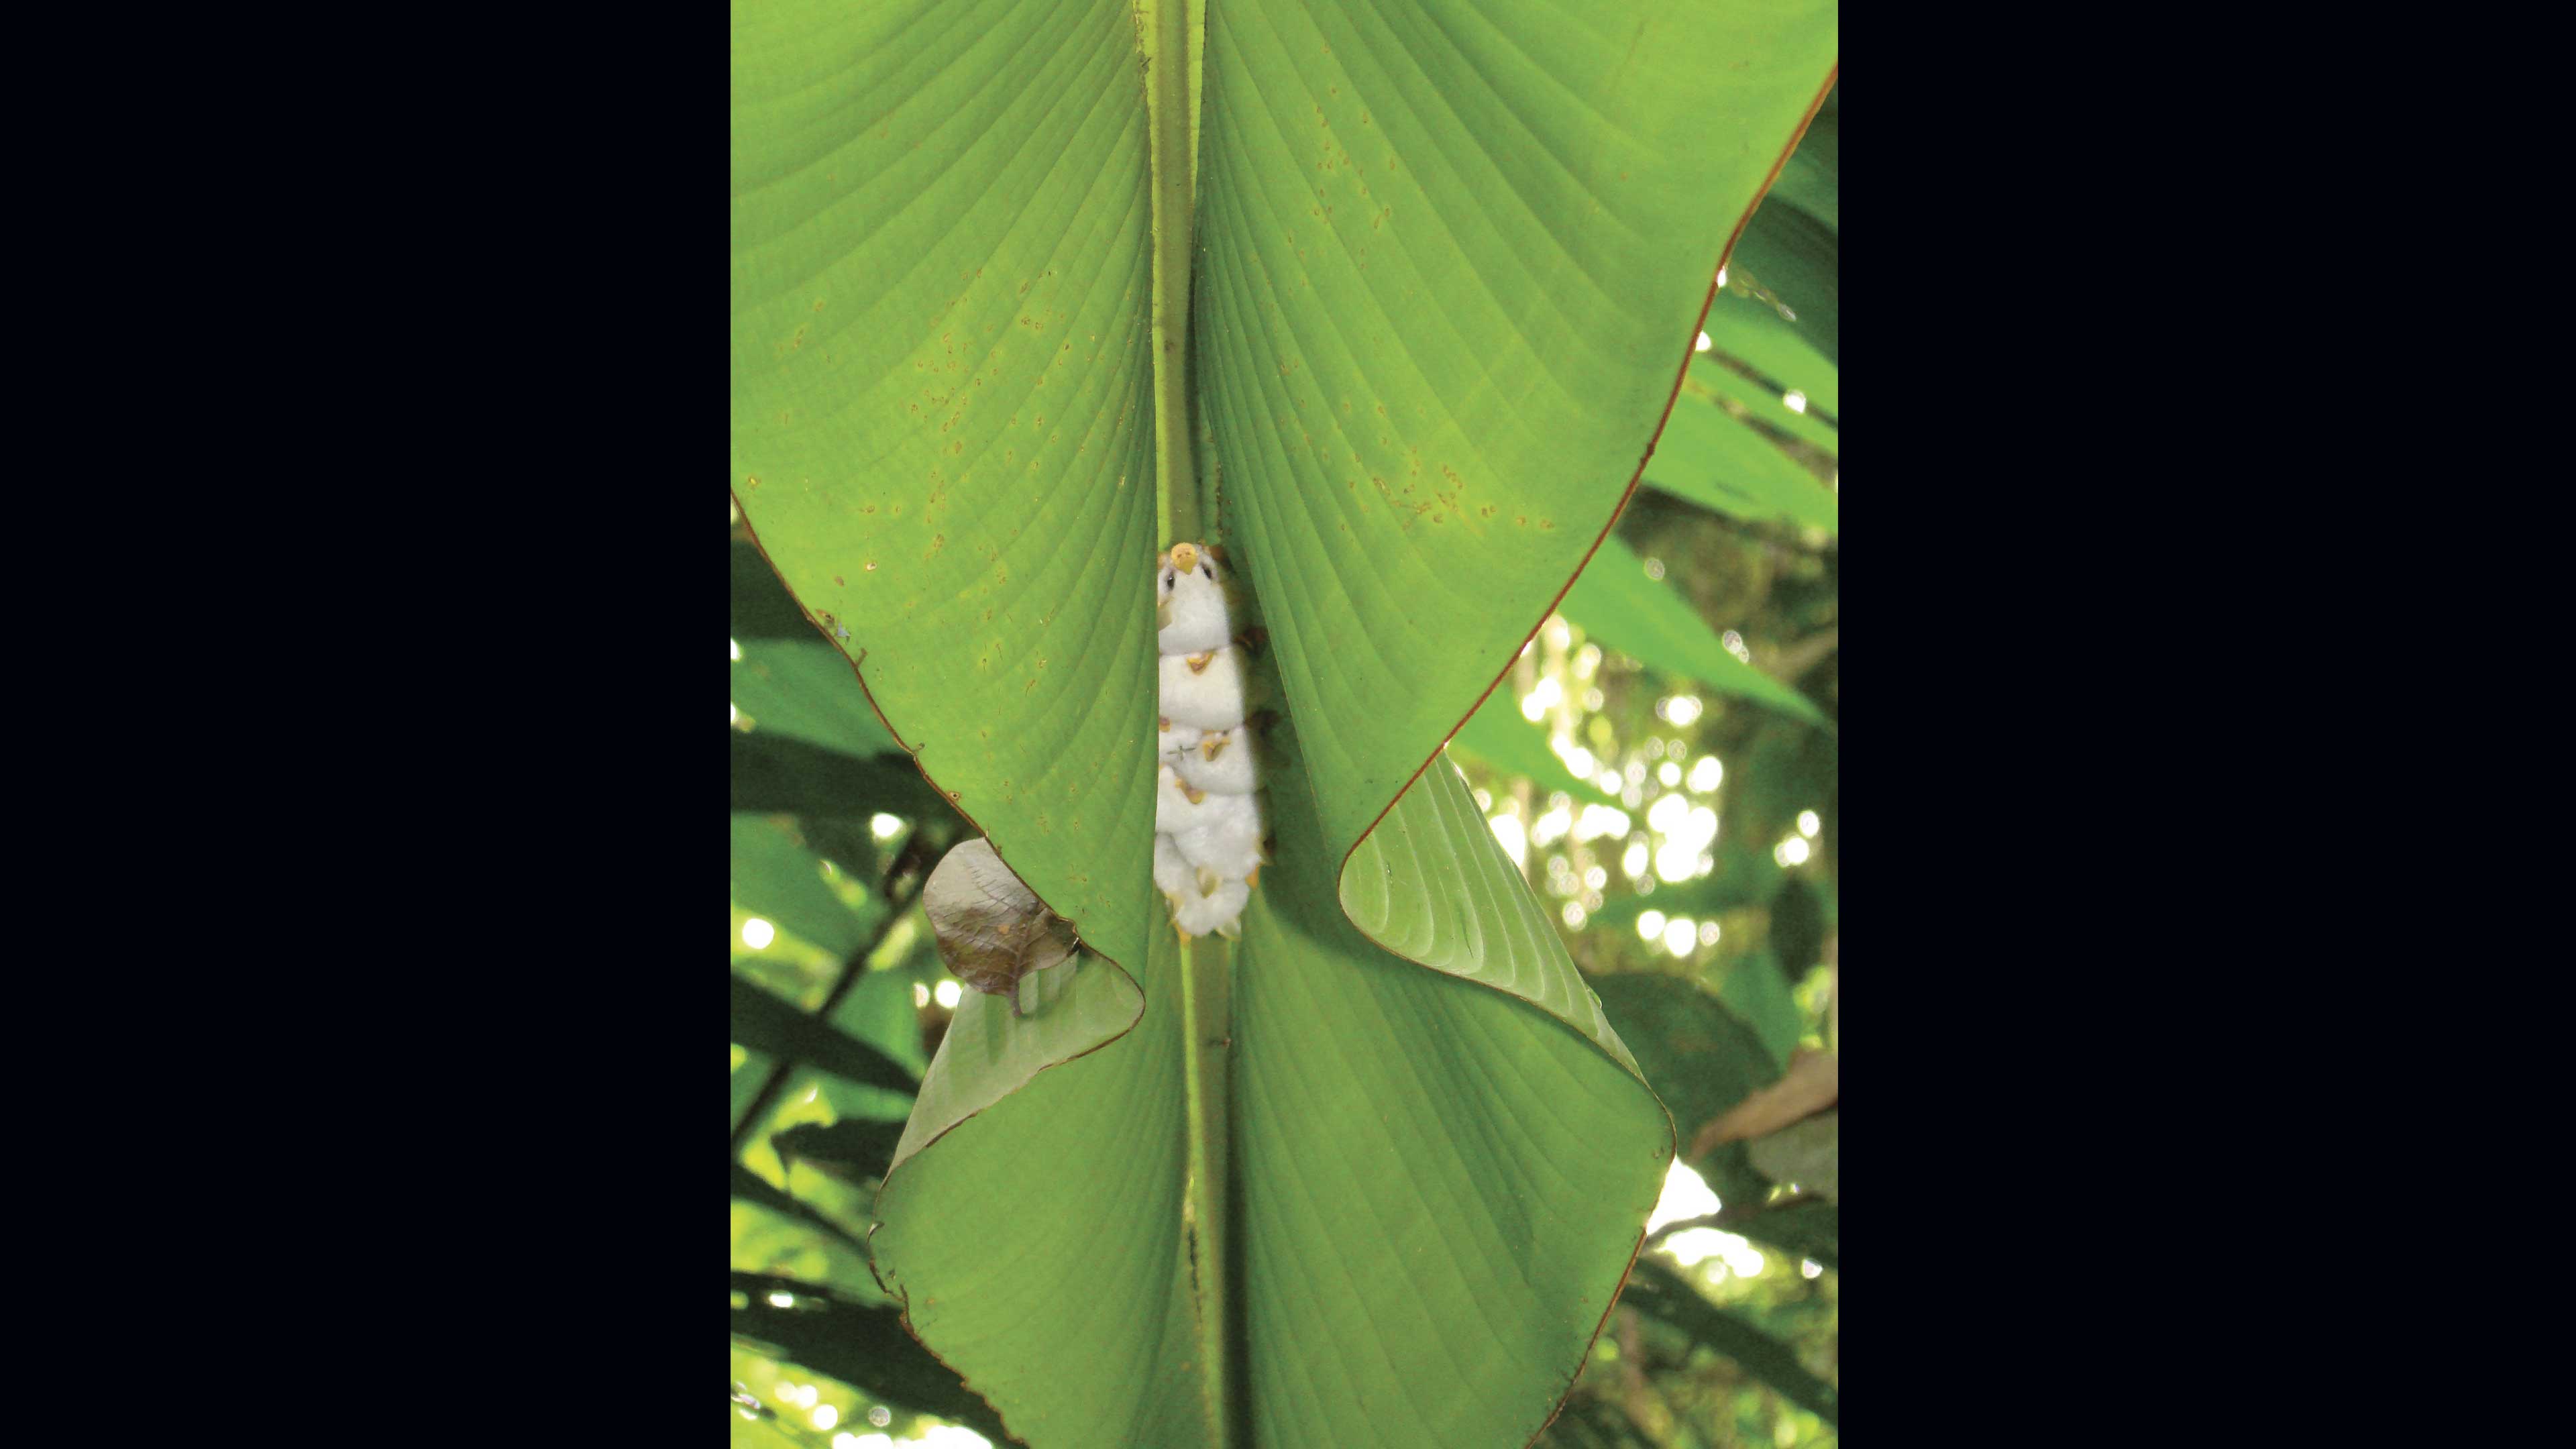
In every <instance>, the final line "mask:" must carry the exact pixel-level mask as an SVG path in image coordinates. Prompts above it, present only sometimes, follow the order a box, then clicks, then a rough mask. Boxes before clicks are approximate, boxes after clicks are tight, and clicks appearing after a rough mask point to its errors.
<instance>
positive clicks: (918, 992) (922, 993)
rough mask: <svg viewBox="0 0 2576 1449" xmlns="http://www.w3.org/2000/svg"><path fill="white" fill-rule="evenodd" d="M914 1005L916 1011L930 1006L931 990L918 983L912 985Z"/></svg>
mask: <svg viewBox="0 0 2576 1449" xmlns="http://www.w3.org/2000/svg"><path fill="white" fill-rule="evenodd" d="M912 1004H913V1006H914V1007H915V1008H916V1009H918V1008H920V1007H924V1006H928V1005H929V1004H930V988H929V987H927V986H924V985H922V984H921V983H920V982H918V981H916V982H914V983H912Z"/></svg>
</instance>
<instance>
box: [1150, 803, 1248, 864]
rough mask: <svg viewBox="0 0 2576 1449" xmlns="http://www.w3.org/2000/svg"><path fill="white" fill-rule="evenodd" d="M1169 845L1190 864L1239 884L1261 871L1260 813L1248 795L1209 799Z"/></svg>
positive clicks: (1175, 834)
mask: <svg viewBox="0 0 2576 1449" xmlns="http://www.w3.org/2000/svg"><path fill="white" fill-rule="evenodd" d="M1172 843H1173V844H1174V845H1176V846H1178V847H1180V852H1181V855H1182V858H1184V859H1186V860H1187V861H1189V863H1190V864H1192V865H1195V866H1203V867H1205V868H1206V869H1209V870H1212V871H1215V872H1216V873H1217V874H1218V875H1220V876H1222V877H1224V878H1226V879H1228V880H1241V879H1242V878H1243V877H1245V876H1248V875H1250V874H1252V873H1253V872H1254V871H1255V870H1258V869H1260V868H1261V809H1260V807H1259V806H1258V805H1256V804H1255V803H1254V801H1253V797H1252V796H1250V795H1210V796H1208V797H1207V798H1206V799H1205V800H1203V801H1201V802H1200V803H1199V807H1198V810H1197V813H1196V816H1195V818H1193V819H1192V820H1191V821H1190V823H1189V824H1188V825H1187V826H1186V827H1184V828H1183V829H1181V830H1179V831H1177V832H1175V833H1174V834H1173V836H1172Z"/></svg>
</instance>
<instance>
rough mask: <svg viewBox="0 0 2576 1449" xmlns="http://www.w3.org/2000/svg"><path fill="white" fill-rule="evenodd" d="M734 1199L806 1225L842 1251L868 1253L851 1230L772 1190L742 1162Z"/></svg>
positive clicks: (735, 1177) (735, 1180)
mask: <svg viewBox="0 0 2576 1449" xmlns="http://www.w3.org/2000/svg"><path fill="white" fill-rule="evenodd" d="M779 1135H780V1136H781V1137H784V1136H786V1135H787V1134H786V1133H783V1132H782V1133H780V1134H779ZM733 1196H735V1197H737V1198H740V1199H742V1200H743V1201H744V1202H748V1203H757V1204H759V1205H760V1206H762V1207H765V1208H767V1209H769V1210H770V1211H771V1212H774V1213H777V1214H779V1215H780V1216H782V1217H786V1218H788V1219H791V1220H792V1221H795V1222H799V1223H803V1224H804V1225H805V1226H807V1227H809V1228H812V1229H814V1230H815V1231H816V1232H819V1233H821V1234H823V1235H824V1236H825V1237H828V1238H830V1239H832V1240H833V1241H835V1242H837V1243H839V1244H841V1245H842V1246H843V1247H846V1248H849V1249H852V1250H854V1251H856V1252H858V1253H860V1254H862V1255H864V1254H866V1252H867V1250H868V1245H867V1244H866V1243H864V1242H862V1241H860V1240H859V1239H858V1238H856V1237H854V1236H852V1235H851V1234H850V1232H849V1230H848V1229H846V1228H843V1227H842V1226H841V1225H840V1224H839V1223H836V1222H834V1221H832V1220H831V1219H830V1218H827V1217H825V1216H823V1215H822V1214H821V1213H819V1212H816V1211H815V1210H814V1209H813V1208H812V1207H811V1206H809V1205H807V1204H805V1203H801V1202H798V1201H797V1200H796V1199H795V1198H793V1197H791V1196H789V1195H788V1194H787V1193H786V1192H784V1191H782V1190H781V1189H779V1188H776V1187H773V1186H771V1185H770V1184H769V1182H768V1180H767V1179H765V1178H763V1177H761V1176H760V1175H759V1174H758V1173H755V1172H753V1171H752V1170H751V1169H750V1168H748V1167H745V1166H743V1165H742V1164H741V1163H739V1162H737V1163H734V1164H733Z"/></svg>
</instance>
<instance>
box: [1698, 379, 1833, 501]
mask: <svg viewBox="0 0 2576 1449" xmlns="http://www.w3.org/2000/svg"><path fill="white" fill-rule="evenodd" d="M1690 386H1691V387H1692V388H1693V389H1694V390H1698V389H1706V390H1707V392H1708V393H1709V394H1711V395H1713V396H1716V397H1722V398H1725V399H1727V400H1729V401H1731V402H1733V403H1735V404H1737V405H1738V406H1740V407H1742V408H1743V409H1744V411H1745V412H1746V414H1747V415H1749V416H1751V417H1754V418H1757V419H1759V420H1761V421H1762V422H1764V423H1767V424H1769V425H1770V426H1772V427H1774V428H1777V429H1779V430H1780V431H1781V432H1784V433H1786V434H1788V435H1789V436H1791V437H1793V438H1798V439H1801V440H1803V441H1805V442H1809V443H1813V444H1815V445H1816V446H1817V447H1819V448H1822V449H1824V450H1825V452H1826V453H1827V454H1828V455H1831V454H1833V453H1834V452H1836V451H1838V450H1839V449H1840V448H1841V446H1842V433H1841V431H1840V430H1839V429H1838V428H1836V427H1835V426H1834V425H1833V424H1831V423H1828V422H1826V421H1825V420H1824V419H1822V418H1820V417H1818V416H1816V415H1815V413H1814V412H1813V411H1810V410H1808V409H1806V408H1792V407H1790V406H1789V403H1788V400H1787V398H1786V397H1785V395H1784V394H1783V392H1782V391H1780V390H1777V389H1774V388H1771V387H1768V386H1765V385H1764V384H1762V383H1758V382H1755V381H1754V380H1753V379H1751V378H1749V377H1746V376H1745V375H1744V374H1743V373H1740V372H1737V371H1736V370H1735V369H1733V368H1731V367H1728V366H1726V365H1725V364H1724V363H1722V362H1719V361H1718V360H1717V359H1716V358H1714V357H1700V358H1697V359H1695V360H1694V361H1693V362H1692V363H1691V369H1690ZM1801 397H1802V398H1803V397H1804V394H1801ZM1809 401H1812V400H1809ZM1800 471H1801V472H1804V471H1805V470H1804V469H1803V468H1801V469H1800ZM1810 482H1811V484H1812V486H1813V487H1814V488H1815V489H1816V491H1817V492H1820V493H1824V495H1825V496H1826V497H1827V498H1829V499H1834V500H1835V501H1836V502H1837V503H1839V502H1840V500H1839V499H1838V498H1836V497H1835V495H1834V494H1833V493H1831V492H1829V491H1827V490H1826V489H1825V486H1824V485H1823V484H1822V483H1819V482H1814V481H1813V479H1812V477H1811V479H1810Z"/></svg>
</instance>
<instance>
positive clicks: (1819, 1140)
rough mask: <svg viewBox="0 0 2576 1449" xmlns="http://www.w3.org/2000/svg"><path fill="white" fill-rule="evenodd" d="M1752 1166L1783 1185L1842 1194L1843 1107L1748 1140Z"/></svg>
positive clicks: (1836, 1194)
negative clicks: (1749, 1141)
mask: <svg viewBox="0 0 2576 1449" xmlns="http://www.w3.org/2000/svg"><path fill="white" fill-rule="evenodd" d="M1750 1151H1751V1155H1752V1160H1753V1169H1754V1171H1756V1172H1759V1173H1761V1174H1762V1175H1763V1176H1764V1177H1767V1178H1769V1179H1771V1180H1772V1181H1773V1182H1776V1183H1779V1184H1780V1185H1782V1186H1783V1187H1792V1186H1794V1187H1801V1188H1806V1189H1808V1190H1810V1191H1813V1192H1819V1193H1822V1194H1824V1195H1825V1196H1826V1197H1828V1198H1831V1199H1835V1200H1837V1201H1838V1200H1840V1198H1841V1197H1842V1185H1841V1166H1842V1110H1841V1109H1840V1108H1838V1107H1836V1108H1828V1109H1826V1110H1825V1111H1822V1112H1818V1113H1817V1114H1816V1115H1814V1116H1812V1117H1808V1118H1805V1119H1803V1120H1801V1121H1797V1122H1792V1123H1790V1124H1789V1125H1788V1126H1786V1127H1783V1128H1781V1129H1780V1130H1779V1131H1777V1132H1773V1133H1771V1134H1769V1135H1768V1136H1764V1137H1756V1138H1754V1139H1753V1141H1752V1143H1751V1144H1750Z"/></svg>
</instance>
